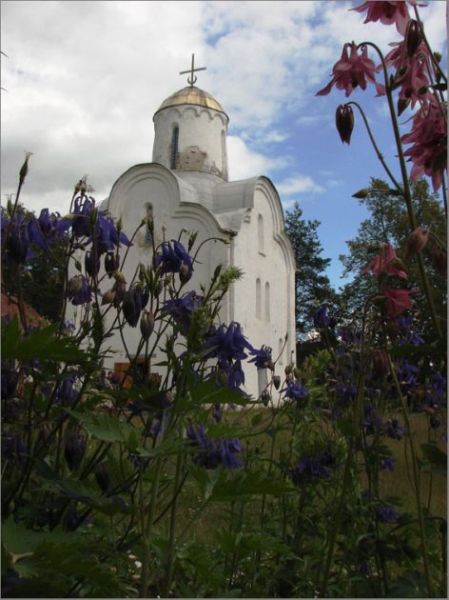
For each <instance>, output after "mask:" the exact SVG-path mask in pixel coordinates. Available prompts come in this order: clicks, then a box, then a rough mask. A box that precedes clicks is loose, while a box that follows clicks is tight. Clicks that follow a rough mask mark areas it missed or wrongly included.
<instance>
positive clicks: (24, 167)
mask: <svg viewBox="0 0 449 600" xmlns="http://www.w3.org/2000/svg"><path fill="white" fill-rule="evenodd" d="M32 154H33V153H32V152H25V161H24V163H23V165H22V166H21V168H20V172H19V185H22V184H23V182H24V181H25V177H26V176H27V173H28V161H29V159H30V156H31V155H32Z"/></svg>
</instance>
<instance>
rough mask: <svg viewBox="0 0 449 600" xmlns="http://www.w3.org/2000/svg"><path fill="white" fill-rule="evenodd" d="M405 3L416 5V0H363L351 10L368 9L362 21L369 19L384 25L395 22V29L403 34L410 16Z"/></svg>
mask: <svg viewBox="0 0 449 600" xmlns="http://www.w3.org/2000/svg"><path fill="white" fill-rule="evenodd" d="M407 3H408V4H411V5H412V6H416V0H399V1H398V2H384V1H381V0H374V1H369V2H364V3H363V4H361V5H360V6H357V7H356V8H352V9H351V10H356V11H357V12H364V11H365V10H366V11H368V12H367V14H366V19H365V20H364V21H363V22H364V23H369V22H370V21H380V22H381V23H383V24H384V25H391V24H392V23H395V25H396V29H397V30H398V31H399V33H402V35H404V34H405V30H406V29H407V22H408V20H409V18H410V16H409V13H408V8H407ZM420 6H421V5H420Z"/></svg>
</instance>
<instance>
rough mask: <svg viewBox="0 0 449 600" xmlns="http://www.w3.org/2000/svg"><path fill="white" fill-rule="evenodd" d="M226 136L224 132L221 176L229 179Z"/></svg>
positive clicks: (222, 134)
mask: <svg viewBox="0 0 449 600" xmlns="http://www.w3.org/2000/svg"><path fill="white" fill-rule="evenodd" d="M226 164H227V160H226V134H225V132H224V131H222V132H221V174H222V176H223V179H227V177H228V174H227V172H226Z"/></svg>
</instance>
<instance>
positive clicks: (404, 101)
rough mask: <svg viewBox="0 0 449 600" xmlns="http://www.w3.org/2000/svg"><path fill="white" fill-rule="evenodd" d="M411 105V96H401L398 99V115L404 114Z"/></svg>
mask: <svg viewBox="0 0 449 600" xmlns="http://www.w3.org/2000/svg"><path fill="white" fill-rule="evenodd" d="M409 105H410V98H399V100H398V117H400V116H401V115H402V113H403V112H404V110H405V109H406V108H408V106H409Z"/></svg>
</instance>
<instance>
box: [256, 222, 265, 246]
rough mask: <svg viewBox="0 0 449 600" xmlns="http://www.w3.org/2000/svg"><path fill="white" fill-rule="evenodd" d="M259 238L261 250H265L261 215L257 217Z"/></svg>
mask: <svg viewBox="0 0 449 600" xmlns="http://www.w3.org/2000/svg"><path fill="white" fill-rule="evenodd" d="M257 240H258V243H259V252H263V251H264V239H263V217H262V215H259V216H258V217H257Z"/></svg>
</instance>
